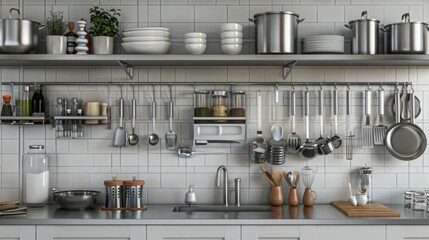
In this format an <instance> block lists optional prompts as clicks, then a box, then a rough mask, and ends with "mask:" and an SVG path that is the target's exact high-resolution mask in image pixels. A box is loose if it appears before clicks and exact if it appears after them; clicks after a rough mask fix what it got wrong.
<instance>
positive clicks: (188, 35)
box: [185, 32, 207, 38]
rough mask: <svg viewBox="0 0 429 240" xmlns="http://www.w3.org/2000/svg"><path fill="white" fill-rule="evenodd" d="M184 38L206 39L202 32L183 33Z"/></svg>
mask: <svg viewBox="0 0 429 240" xmlns="http://www.w3.org/2000/svg"><path fill="white" fill-rule="evenodd" d="M185 38H207V34H205V33H202V32H190V33H185Z"/></svg>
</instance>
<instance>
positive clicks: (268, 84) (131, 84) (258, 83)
mask: <svg viewBox="0 0 429 240" xmlns="http://www.w3.org/2000/svg"><path fill="white" fill-rule="evenodd" d="M11 83H12V84H13V85H16V86H23V85H39V86H49V85H57V86H71V85H90V86H104V85H106V86H109V85H112V86H133V85H135V86H139V85H146V86H152V85H170V84H171V85H183V86H186V85H188V86H195V85H224V86H231V85H232V86H243V85H250V86H271V85H278V86H320V85H322V86H380V85H382V86H395V85H400V86H403V85H406V86H409V85H413V83H412V82H350V83H347V82H309V83H306V82H286V83H285V82H136V83H133V82H2V85H10V84H11Z"/></svg>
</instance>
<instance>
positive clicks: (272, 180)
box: [261, 165, 276, 186]
mask: <svg viewBox="0 0 429 240" xmlns="http://www.w3.org/2000/svg"><path fill="white" fill-rule="evenodd" d="M261 171H262V174H263V175H264V177H265V179H267V181H268V182H269V183H270V184H271V186H276V184H275V181H274V179H273V176H272V175H271V174H270V173H269V172H267V169H266V168H265V165H261Z"/></svg>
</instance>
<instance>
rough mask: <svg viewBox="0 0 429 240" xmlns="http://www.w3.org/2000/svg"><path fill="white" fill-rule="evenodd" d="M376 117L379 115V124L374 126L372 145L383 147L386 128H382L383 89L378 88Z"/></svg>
mask: <svg viewBox="0 0 429 240" xmlns="http://www.w3.org/2000/svg"><path fill="white" fill-rule="evenodd" d="M378 115H379V124H378V126H374V129H373V133H374V145H376V146H383V145H384V138H385V136H386V132H387V126H384V120H383V118H384V89H383V88H380V89H379V90H378Z"/></svg>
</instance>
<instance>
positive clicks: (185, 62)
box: [0, 54, 429, 67]
mask: <svg viewBox="0 0 429 240" xmlns="http://www.w3.org/2000/svg"><path fill="white" fill-rule="evenodd" d="M119 61H121V62H122V63H126V64H128V65H124V67H130V66H288V65H289V64H293V63H294V62H296V66H415V65H417V66H429V55H425V54H379V55H350V54H290V55H288V54H247V55H244V54H243V55H222V54H219V55H208V54H207V55H185V54H183V55H175V54H165V55H135V54H117V55H116V54H115V55H48V54H1V55H0V65H1V66H117V65H120V64H119Z"/></svg>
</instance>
